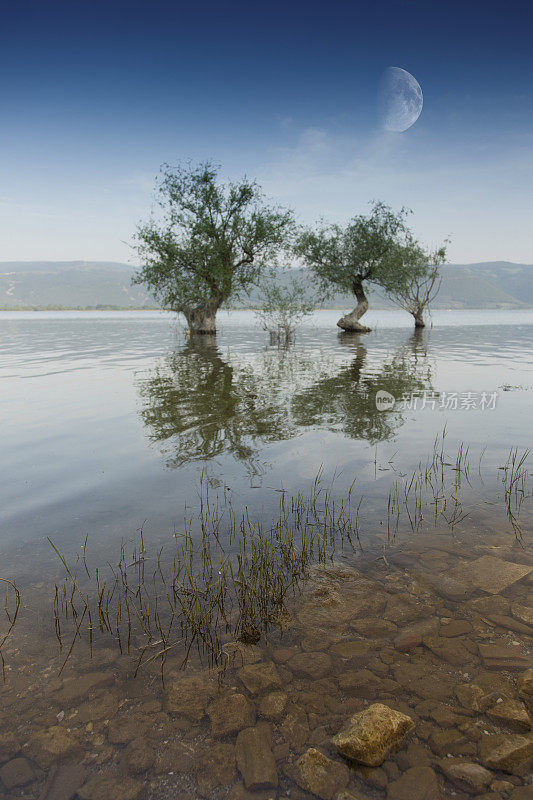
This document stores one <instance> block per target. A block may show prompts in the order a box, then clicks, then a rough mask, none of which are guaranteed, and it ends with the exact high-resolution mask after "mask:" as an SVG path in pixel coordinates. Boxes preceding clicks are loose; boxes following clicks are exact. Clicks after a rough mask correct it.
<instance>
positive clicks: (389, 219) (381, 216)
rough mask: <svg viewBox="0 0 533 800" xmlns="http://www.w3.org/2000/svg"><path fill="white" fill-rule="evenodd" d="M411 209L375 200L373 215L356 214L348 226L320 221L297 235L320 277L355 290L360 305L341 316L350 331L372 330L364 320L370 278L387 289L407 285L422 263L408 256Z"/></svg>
mask: <svg viewBox="0 0 533 800" xmlns="http://www.w3.org/2000/svg"><path fill="white" fill-rule="evenodd" d="M408 213H409V212H408V211H407V209H405V208H402V209H401V210H400V211H398V212H394V211H393V210H392V209H391V208H390V207H389V206H387V205H386V204H385V203H382V202H378V203H374V205H373V207H372V211H371V213H370V214H369V215H368V216H364V215H359V216H356V217H354V218H353V219H352V220H351V221H350V222H349V223H348V224H347V225H345V226H344V227H342V226H340V225H330V226H324V225H320V226H318V228H317V229H316V230H304V231H303V232H302V233H301V234H300V235H299V236H298V237H297V240H296V245H295V252H296V255H298V256H299V257H300V258H302V259H303V261H304V263H305V264H306V265H307V266H308V267H310V268H311V269H312V270H313V271H314V273H315V274H316V276H317V277H318V278H319V280H320V282H321V283H322V285H323V287H324V288H328V287H332V286H334V287H336V288H337V289H340V290H341V291H344V292H353V294H354V295H355V297H356V299H357V306H356V308H355V309H354V310H353V311H352V312H351V313H350V314H346V316H344V317H341V319H340V320H339V321H338V322H337V325H338V326H339V328H342V329H343V330H346V331H357V332H359V333H368V332H369V331H370V328H367V327H366V326H364V325H361V323H360V322H359V320H360V319H361V317H362V316H363V314H365V312H366V311H367V310H368V298H367V296H366V292H365V284H366V283H371V284H376V285H378V286H381V287H382V288H383V289H385V291H392V290H393V289H395V288H397V287H399V286H402V285H404V284H405V283H406V281H407V280H408V278H409V277H410V275H411V273H412V270H413V269H414V270H416V269H417V267H416V265H415V266H414V267H413V265H412V263H411V262H410V261H409V260H408V259H407V256H408V255H410V252H409V250H410V244H411V243H412V242H413V238H412V235H411V233H410V231H409V229H408V227H407V225H406V222H405V220H406V217H407V215H408Z"/></svg>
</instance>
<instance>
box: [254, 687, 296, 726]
mask: <svg viewBox="0 0 533 800" xmlns="http://www.w3.org/2000/svg"><path fill="white" fill-rule="evenodd" d="M288 699H289V698H288V695H287V694H286V693H285V692H281V691H274V692H269V693H268V694H266V695H265V696H264V697H263V698H262V699H261V703H260V704H259V713H260V715H261V716H262V717H266V719H272V720H276V719H280V717H281V716H282V714H283V712H284V711H285V706H286V705H287V702H288Z"/></svg>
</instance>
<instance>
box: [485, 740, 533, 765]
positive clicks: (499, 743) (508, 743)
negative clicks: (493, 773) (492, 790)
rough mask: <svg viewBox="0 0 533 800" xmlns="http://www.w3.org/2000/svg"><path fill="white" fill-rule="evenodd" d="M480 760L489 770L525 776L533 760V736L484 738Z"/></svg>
mask: <svg viewBox="0 0 533 800" xmlns="http://www.w3.org/2000/svg"><path fill="white" fill-rule="evenodd" d="M480 759H481V763H482V764H484V766H486V767H488V769H496V770H501V771H502V772H509V773H511V774H512V775H525V774H527V772H528V770H529V768H530V766H531V762H532V760H533V735H531V734H530V735H525V736H524V735H519V734H496V735H495V736H483V737H482V738H481V742H480Z"/></svg>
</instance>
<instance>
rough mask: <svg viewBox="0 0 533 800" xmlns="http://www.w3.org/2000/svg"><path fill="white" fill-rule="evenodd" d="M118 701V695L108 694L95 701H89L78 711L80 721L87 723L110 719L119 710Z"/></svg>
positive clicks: (96, 698)
mask: <svg viewBox="0 0 533 800" xmlns="http://www.w3.org/2000/svg"><path fill="white" fill-rule="evenodd" d="M118 699H119V698H118V696H117V695H116V694H114V693H112V692H108V693H107V694H104V695H102V696H100V697H95V699H94V700H87V702H85V703H83V704H82V705H81V706H80V707H79V709H78V719H79V720H80V722H85V723H87V722H97V721H99V720H101V719H110V718H111V717H114V716H115V714H116V713H117V711H118V709H119V704H118Z"/></svg>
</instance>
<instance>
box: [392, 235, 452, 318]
mask: <svg viewBox="0 0 533 800" xmlns="http://www.w3.org/2000/svg"><path fill="white" fill-rule="evenodd" d="M412 257H413V259H414V261H415V262H416V263H417V264H418V265H419V269H416V270H413V272H412V274H411V276H410V277H409V279H408V280H407V281H406V282H405V283H404V284H401V285H399V286H397V287H396V288H395V289H394V290H393V291H391V292H389V296H390V297H391V299H392V300H393V302H394V303H396V305H398V306H400V308H403V309H405V310H406V311H408V312H409V313H410V314H412V315H413V317H414V320H415V328H425V327H426V323H425V322H424V311H425V310H426V308H427V307H428V306H429V304H430V303H432V302H433V300H434V299H435V297H436V296H437V294H438V293H439V290H440V286H441V283H442V277H441V275H440V272H439V266H440V265H441V264H442V263H443V262H444V261H445V260H446V244H444V245H443V246H442V247H440V248H439V249H438V250H435V251H434V252H425V251H424V250H423V249H422V248H421V247H420V246H418V245H417V246H416V248H414V250H413V253H412Z"/></svg>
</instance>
